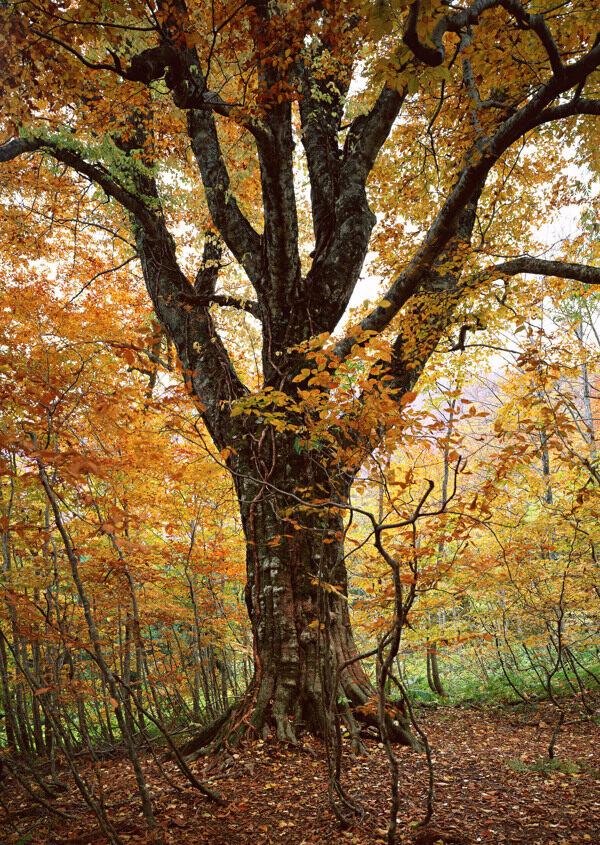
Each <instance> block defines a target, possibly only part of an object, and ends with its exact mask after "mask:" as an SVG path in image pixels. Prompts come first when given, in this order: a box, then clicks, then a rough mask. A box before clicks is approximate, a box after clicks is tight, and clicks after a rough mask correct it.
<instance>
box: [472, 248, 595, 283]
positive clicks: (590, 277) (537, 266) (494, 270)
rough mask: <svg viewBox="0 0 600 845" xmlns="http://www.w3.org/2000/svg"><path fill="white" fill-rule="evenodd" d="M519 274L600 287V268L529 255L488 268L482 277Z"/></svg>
mask: <svg viewBox="0 0 600 845" xmlns="http://www.w3.org/2000/svg"><path fill="white" fill-rule="evenodd" d="M518 273H531V274H532V275H540V276H555V277H556V278H558V279H573V280H574V281H577V282H583V283H584V284H586V285H600V267H592V266H590V265H589V264H577V263H575V262H573V261H549V260H546V259H544V258H531V257H530V256H527V255H523V256H521V257H519V258H513V259H512V260H511V261H505V262H503V263H502V264H495V265H494V266H493V267H488V268H486V269H485V270H483V271H482V272H481V274H480V276H481V277H483V278H488V279H489V278H494V277H495V276H516V275H517V274H518Z"/></svg>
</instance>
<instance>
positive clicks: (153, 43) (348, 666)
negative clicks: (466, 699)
mask: <svg viewBox="0 0 600 845" xmlns="http://www.w3.org/2000/svg"><path fill="white" fill-rule="evenodd" d="M0 14H1V16H2V24H3V29H2V33H3V34H2V39H3V42H2V53H3V55H4V58H5V61H4V62H3V71H2V86H3V102H4V105H3V117H2V121H3V132H4V138H5V141H4V143H3V144H2V145H1V146H0V162H2V163H3V164H4V167H3V171H2V172H3V178H4V185H3V197H4V202H5V209H4V219H5V228H6V235H5V238H6V241H5V242H6V244H7V245H10V246H12V248H13V249H17V248H18V244H19V241H20V240H22V238H23V236H24V233H27V237H29V238H31V237H32V234H31V232H32V227H33V229H35V231H36V236H37V239H38V240H37V243H41V247H40V249H41V250H42V251H43V255H45V256H46V257H51V254H52V243H51V240H52V238H51V236H50V235H49V234H48V231H47V227H48V225H49V224H48V222H47V220H48V219H49V220H50V223H51V224H52V225H55V226H59V225H61V221H62V224H63V225H67V223H65V222H64V221H67V220H70V221H72V220H73V219H76V220H79V219H84V218H85V220H86V225H94V226H96V227H102V229H103V230H104V231H107V230H109V231H110V232H111V233H112V235H111V236H112V237H113V240H114V244H115V250H116V254H122V256H123V260H127V259H129V258H131V256H132V252H131V251H127V250H128V247H127V246H125V245H124V244H123V240H127V236H126V235H125V234H124V232H125V229H126V227H128V228H129V230H130V232H131V233H132V235H133V238H134V240H135V250H134V252H135V255H136V256H137V258H138V259H139V261H140V263H141V267H142V271H143V276H144V280H145V283H146V286H147V290H148V294H149V296H150V298H151V300H152V304H153V306H154V309H155V313H156V315H157V317H158V319H159V321H160V323H161V325H162V327H163V329H164V331H165V332H166V334H167V335H168V337H169V338H170V339H171V340H172V342H173V343H174V345H175V347H176V349H177V353H178V355H179V359H180V361H181V365H182V373H183V377H184V379H185V381H186V384H187V386H188V389H189V392H190V393H191V395H192V396H193V397H194V398H195V400H196V402H197V405H198V409H199V411H200V414H201V416H202V420H203V422H204V425H205V426H206V429H207V430H208V432H209V434H210V437H211V438H212V440H213V442H214V444H215V446H216V448H217V450H218V451H219V452H220V458H221V460H222V461H223V462H224V463H226V465H227V467H228V469H229V471H230V472H231V474H232V477H233V480H234V484H235V487H236V491H237V495H238V499H239V506H240V513H241V519H242V524H243V528H244V533H245V537H246V542H247V555H246V561H247V585H246V604H247V607H248V613H249V616H250V619H251V623H252V629H253V635H254V658H255V676H254V680H253V681H252V683H251V685H250V688H249V690H248V693H247V695H246V697H245V700H244V702H243V703H242V705H241V708H240V709H239V711H238V712H237V713H236V714H234V716H233V717H232V719H233V721H232V724H231V725H229V726H228V727H227V730H229V731H235V732H236V733H237V734H240V733H241V732H242V731H246V730H247V728H250V729H252V730H253V731H254V732H255V733H256V732H259V731H261V730H262V729H263V727H264V726H265V725H267V724H271V725H273V726H274V727H275V729H276V732H277V735H278V737H280V738H282V739H289V740H293V739H294V738H295V731H294V729H293V727H292V722H291V721H290V718H291V717H294V719H296V720H298V721H299V720H303V721H305V722H307V723H308V725H309V727H311V728H313V729H316V730H320V729H322V728H323V725H322V724H321V723H320V716H319V714H321V713H323V712H325V710H326V708H325V707H324V706H323V701H324V697H325V696H327V695H329V692H330V690H329V689H328V685H331V682H332V678H333V677H334V676H335V669H336V667H340V668H341V674H340V684H341V687H342V693H343V695H344V697H345V698H347V699H349V700H350V701H351V702H352V703H353V704H355V705H365V704H366V703H367V702H368V700H369V699H370V698H371V697H372V695H373V690H372V687H371V685H370V683H369V680H368V678H367V676H366V675H365V673H364V671H363V670H362V668H361V665H360V662H359V661H357V660H356V657H357V651H356V647H355V644H354V641H353V637H352V630H351V625H350V618H349V612H348V607H347V602H346V601H345V600H344V597H345V594H346V590H347V583H346V581H347V578H346V572H345V567H344V558H343V536H344V515H345V513H346V512H347V509H348V505H349V501H350V499H349V497H350V490H351V486H352V483H353V480H354V479H355V478H356V476H357V473H358V472H359V471H360V468H361V466H362V464H363V463H364V461H365V460H366V459H367V458H368V456H369V455H372V454H373V452H374V450H376V449H377V448H380V447H381V445H382V444H383V443H384V441H385V436H386V430H387V429H389V428H391V427H393V425H394V419H395V418H397V416H398V414H399V413H400V414H401V409H402V406H403V405H402V403H403V402H404V403H405V404H406V403H407V402H409V401H410V400H411V398H413V388H414V387H415V384H416V382H417V380H418V378H419V375H420V374H421V373H422V371H423V369H424V367H425V365H426V363H427V361H428V359H429V358H430V356H431V355H432V354H433V352H434V350H435V349H436V346H437V345H438V343H439V341H440V339H441V338H442V337H443V336H444V334H445V332H446V331H447V330H448V329H449V327H450V326H451V325H452V324H453V323H454V324H456V325H457V326H458V327H459V328H460V331H459V338H458V341H457V343H456V345H457V346H458V347H459V348H460V346H461V344H464V336H465V333H466V331H468V329H469V328H470V327H473V325H474V323H473V320H472V319H471V318H470V316H469V315H470V303H471V301H472V298H473V297H475V298H477V297H479V301H480V302H481V301H482V300H483V301H486V300H487V301H488V303H489V302H490V301H491V302H492V303H493V302H494V296H495V295H496V296H497V293H495V292H496V288H495V287H494V283H495V282H496V281H497V280H498V279H502V280H504V281H505V282H507V280H508V279H509V278H511V277H513V276H517V275H518V274H522V273H524V272H528V273H544V274H550V275H556V276H559V277H565V278H574V279H578V280H580V281H582V282H592V283H598V282H600V270H598V269H596V268H594V267H590V266H586V265H582V264H577V263H574V262H571V263H569V262H557V261H548V260H543V259H537V258H531V257H524V256H523V255H521V254H520V252H521V250H523V248H524V247H526V246H527V245H528V243H529V239H528V236H527V232H525V234H524V235H523V238H522V239H521V242H520V243H519V239H518V237H517V233H516V232H515V228H514V220H515V219H518V218H519V217H520V216H525V215H532V206H534V205H539V207H540V208H541V209H544V208H545V205H546V202H545V200H544V199H543V198H542V194H541V191H542V187H543V186H542V185H539V184H538V183H534V182H532V179H533V176H532V162H537V163H538V164H539V166H540V168H541V170H542V175H545V176H547V177H548V180H549V182H550V185H549V189H548V191H549V196H550V199H548V204H551V203H552V202H553V201H554V200H555V198H556V197H558V196H559V195H560V192H559V188H560V184H559V181H557V180H555V178H554V177H555V176H556V172H557V171H560V166H561V145H562V144H563V143H564V141H563V139H564V137H565V136H566V137H567V138H568V139H569V140H570V141H571V142H572V143H573V145H574V146H575V147H576V149H577V151H578V154H580V156H581V157H582V158H585V160H586V163H587V165H588V167H589V168H590V169H592V170H593V168H594V167H595V166H596V165H597V158H594V155H596V156H597V148H596V147H595V145H594V137H595V132H594V127H595V126H596V125H597V123H596V121H595V118H596V117H597V116H598V115H599V114H600V92H599V90H598V89H599V83H598V68H599V67H600V34H598V33H599V30H600V12H599V11H598V10H597V9H596V8H595V7H594V5H593V4H589V3H585V2H583V0H573V2H569V3H568V4H566V5H563V6H561V7H559V8H557V7H555V6H554V5H553V4H551V3H549V2H546V0H540V2H537V3H535V4H531V3H524V4H523V3H521V2H519V0H475V2H474V3H472V4H471V5H470V6H468V7H461V6H459V5H458V4H456V3H454V2H453V0H451V2H449V3H448V2H437V0H432V1H431V2H427V3H425V2H419V0H415V2H413V3H412V4H409V3H407V2H405V0H389V2H385V0H384V2H378V3H376V4H373V5H372V6H371V5H367V6H364V5H363V4H362V3H359V2H355V1H354V0H345V2H330V1H328V0H300V2H297V3H287V2H283V0H280V2H277V0H253V1H252V2H250V0H249V1H248V2H241V3H239V4H238V3H229V2H224V3H218V2H211V3H206V2H203V0H197V2H189V3H188V4H186V3H185V2H184V0H176V2H173V3H163V2H162V0H158V2H157V3H156V4H154V3H138V2H136V0H131V2H122V3H118V4H116V3H111V4H109V5H108V6H101V5H98V4H96V3H94V2H86V1H85V0H81V2H78V3H74V4H70V5H66V4H65V5H62V4H59V3H54V2H48V3H44V4H42V5H40V4H37V3H30V2H22V3H19V4H12V3H7V4H4V5H3V8H2V10H1V12H0ZM361 74H362V76H361ZM353 77H354V78H355V79H356V78H358V84H359V85H360V84H361V79H362V85H363V90H362V92H361V94H360V96H359V97H358V98H354V96H353V95H352V94H351V93H350V92H351V91H352V90H353V89H352V88H351V85H352V79H353ZM298 140H300V141H301V143H302V147H303V150H304V154H303V159H302V161H298V162H297V161H296V159H297V157H298V153H297V152H296V142H297V141H298ZM384 145H386V146H385V149H384ZM378 158H379V161H378ZM544 161H545V164H544V163H543V162H544ZM303 167H304V168H305V170H306V173H307V175H308V183H309V186H310V203H309V206H310V208H309V212H310V214H309V216H310V222H311V225H312V236H311V235H309V233H308V232H307V231H306V215H305V213H304V204H303V203H300V204H298V197H299V196H300V197H302V196H303V194H302V189H301V188H300V185H299V183H298V178H297V172H299V171H300V170H301V168H303ZM394 171H396V172H394ZM370 179H371V182H370V184H369V186H368V182H369V180H370ZM553 180H554V181H553ZM90 185H91V186H93V188H94V190H93V191H90ZM527 190H529V191H530V192H531V193H532V194H533V195H534V197H535V198H536V199H534V201H530V202H528V201H527V197H526V195H525V194H526V191H527ZM369 192H370V193H371V197H372V199H373V200H377V199H378V198H379V199H380V201H381V207H382V209H383V211H384V212H385V211H386V210H387V211H388V212H389V214H388V217H387V219H386V220H385V221H384V223H383V225H382V227H381V230H380V232H379V233H378V235H377V246H378V249H379V252H380V267H383V269H384V270H385V271H386V272H390V273H391V272H392V268H394V270H393V275H390V276H389V279H390V281H389V282H388V290H387V292H386V294H385V297H384V299H382V300H381V301H380V302H379V303H378V304H376V305H375V306H374V307H372V308H370V309H367V310H366V312H365V313H364V314H363V315H362V318H361V319H360V320H359V321H358V322H357V323H356V324H355V325H354V326H351V327H350V328H349V329H347V331H346V333H345V334H344V335H343V336H342V337H341V338H340V337H338V338H337V340H330V338H331V337H332V335H333V333H334V332H335V330H336V326H337V325H338V323H339V321H340V319H341V318H342V317H343V315H344V313H345V312H346V309H347V306H348V304H349V301H350V298H351V296H352V293H353V291H354V289H355V287H356V285H357V282H358V280H359V277H360V274H361V272H362V270H363V266H364V263H365V258H366V256H367V253H368V251H369V247H370V244H371V234H372V231H373V228H374V226H375V223H376V216H375V213H374V211H373V210H372V209H371V206H370V193H369ZM513 192H521V194H522V196H523V199H522V201H521V203H515V201H514V197H513ZM538 197H539V199H537V198H538ZM74 202H75V203H76V206H75V211H73V207H74V206H73V203H74ZM257 208H258V210H256V209H257ZM523 208H524V209H526V210H525V211H524V212H523V211H522V209H523ZM207 211H208V214H207ZM31 212H33V214H32V213H31ZM44 217H45V218H46V220H45V221H44V222H43V223H40V221H41V220H42V219H43V218H44ZM68 225H70V226H71V227H72V230H73V231H75V232H76V229H77V224H76V223H75V224H73V223H72V222H71V223H69V224H68ZM99 230H100V229H99ZM396 230H397V231H396ZM201 233H202V235H203V237H202V235H201ZM474 233H475V237H474ZM176 237H177V238H178V239H179V244H178V246H176ZM202 240H203V256H202V261H201V263H200V266H199V268H198V269H197V272H195V274H193V273H192V270H191V260H192V257H193V256H195V255H197V253H198V248H199V244H200V242H201V241H202ZM311 246H312V250H311V251H310V255H308V254H307V253H308V250H309V249H310V247H311ZM500 247H501V248H500ZM21 250H22V247H21ZM395 250H396V251H397V252H396V254H393V253H394V251H395ZM507 252H508V253H510V254H511V255H512V256H513V257H509V258H507V259H506V260H503V261H502V262H501V263H494V264H491V263H490V259H487V261H486V260H485V259H486V255H487V254H492V255H493V254H499V253H501V254H503V255H504V256H506V253H507ZM382 255H383V258H382ZM228 256H229V257H230V258H231V259H233V261H234V262H235V267H236V268H238V269H237V270H236V269H231V268H230V269H229V270H228V271H226V274H225V281H224V282H223V285H224V287H218V285H219V284H220V279H222V278H223V273H222V270H223V265H225V264H226V263H227V258H228ZM390 256H392V258H390ZM24 260H25V259H24ZM498 298H499V297H498ZM87 302H88V303H89V304H88V307H92V303H93V299H89V300H87ZM465 303H466V304H465ZM106 307H108V308H110V307H111V304H110V302H107V303H106ZM226 309H236V310H237V311H240V312H245V313H247V314H249V315H250V316H251V317H252V319H253V320H254V321H256V325H258V327H259V328H260V333H261V343H262V348H261V359H260V367H259V374H258V383H255V382H256V380H253V379H249V380H248V381H249V385H250V386H248V385H247V384H245V383H244V373H243V371H242V370H243V367H241V366H239V364H238V366H236V365H235V364H236V362H235V356H238V358H243V355H242V354H241V353H240V351H239V347H238V348H236V347H235V346H234V345H232V344H231V343H230V344H229V345H228V344H227V342H226V341H227V340H230V341H231V340H235V338H232V332H231V330H230V329H228V328H227V327H226V326H225V324H224V322H223V318H222V316H221V312H222V311H225V310H226ZM357 366H359V368H360V372H361V377H360V378H358V379H354V381H353V380H352V379H350V378H346V377H347V376H348V373H352V372H353V369H352V368H353V367H354V368H356V367H357ZM345 378H346V381H344V379H345ZM344 385H346V387H345V388H344ZM348 385H349V386H348ZM359 388H360V389H359ZM344 389H345V392H344ZM330 392H331V396H329V393H330ZM317 423H318V426H317V429H315V425H316V424H317ZM315 431H316V433H315ZM311 432H313V433H312V434H311ZM323 583H325V584H327V585H329V586H330V587H333V588H335V589H328V590H325V589H322V587H321V585H322V584H323ZM325 618H326V620H327V622H328V624H329V625H330V636H329V639H328V642H329V644H330V647H329V649H328V653H325V652H326V650H325V649H324V647H323V643H322V641H321V638H320V636H319V631H320V625H321V623H322V622H323V620H324V619H325ZM390 731H392V732H393V734H394V735H395V737H396V738H397V739H400V740H402V741H405V742H410V741H411V737H410V735H409V734H408V732H407V731H406V730H405V729H404V728H403V727H402V725H400V727H398V726H397V725H393V724H392V723H390Z"/></svg>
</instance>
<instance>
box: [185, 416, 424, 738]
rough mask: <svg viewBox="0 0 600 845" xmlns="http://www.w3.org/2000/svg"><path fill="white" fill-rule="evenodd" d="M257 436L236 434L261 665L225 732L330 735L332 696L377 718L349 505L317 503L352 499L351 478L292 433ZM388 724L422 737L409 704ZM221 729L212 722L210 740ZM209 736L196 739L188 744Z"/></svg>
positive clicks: (354, 713)
mask: <svg viewBox="0 0 600 845" xmlns="http://www.w3.org/2000/svg"><path fill="white" fill-rule="evenodd" d="M267 440H269V441H270V443H269V445H268V447H265V443H266V442H267ZM256 442H257V440H255V438H252V437H246V438H245V440H244V441H242V440H241V439H240V440H239V441H237V444H236V460H235V463H236V467H237V470H236V472H235V474H234V479H235V482H236V488H237V492H238V496H239V501H240V510H241V514H242V523H243V526H244V532H245V537H246V543H247V551H246V562H247V583H246V603H247V606H248V614H249V617H250V620H251V623H252V633H253V643H254V666H255V671H254V678H253V680H252V682H251V684H250V686H249V689H248V691H247V693H246V696H245V697H244V699H243V701H242V703H241V705H240V706H239V707H238V708H237V710H235V711H234V712H233V713H232V714H231V718H229V719H228V720H226V721H225V723H224V724H223V725H221V726H220V730H219V733H218V734H217V741H220V740H222V739H224V738H226V739H227V742H228V743H231V742H235V741H237V740H238V739H240V738H241V737H243V736H248V737H249V738H252V737H259V736H262V735H263V734H267V733H269V734H270V733H274V734H275V735H276V736H277V738H278V739H280V740H287V741H290V742H294V741H295V740H296V738H297V735H298V733H299V731H301V730H303V729H307V730H309V731H310V732H312V733H316V734H319V735H323V734H324V732H325V731H326V730H327V726H328V724H329V723H330V718H331V705H333V709H337V710H338V712H339V713H340V714H341V716H342V718H344V719H345V720H346V722H347V723H348V724H349V726H350V727H351V729H356V727H357V726H358V725H360V724H362V725H365V724H367V725H373V726H376V725H377V703H376V691H375V689H374V687H373V685H372V684H371V682H370V680H369V678H368V677H367V675H366V673H365V671H364V669H363V667H362V665H361V662H360V660H359V659H358V652H357V648H356V644H355V642H354V637H353V634H352V625H351V621H350V613H349V607H348V589H347V576H346V567H345V564H344V542H343V531H344V525H343V515H344V513H345V511H344V509H343V507H340V508H336V507H335V506H332V505H331V504H329V505H325V504H324V505H322V506H320V507H319V506H317V507H315V506H314V504H313V506H312V507H311V506H310V505H309V503H314V501H315V500H319V499H320V500H328V501H329V502H332V501H333V502H336V503H337V502H339V503H340V505H345V504H347V502H348V493H349V483H348V482H347V481H346V480H341V479H340V478H339V477H334V476H333V474H329V473H328V472H327V471H326V470H325V469H323V466H322V464H320V463H318V462H317V461H316V460H315V456H314V455H313V454H311V453H310V452H307V451H300V452H298V451H297V450H296V448H294V442H295V438H294V437H293V436H291V435H290V434H287V433H285V434H281V433H277V434H275V433H274V432H269V433H268V434H267V435H266V436H265V435H264V434H263V436H262V438H261V439H260V440H259V441H258V442H259V443H260V444H262V446H258V447H256V448H254V447H252V446H250V445H249V444H251V443H256ZM267 456H268V457H267ZM319 457H322V456H319ZM259 466H261V467H262V468H263V472H264V474H263V478H262V479H259V478H258V477H257V475H258V473H257V467H259ZM267 467H268V470H267ZM304 503H306V504H304ZM355 708H358V710H357V709H355ZM388 729H389V731H390V735H391V737H392V739H393V740H395V741H396V742H400V743H403V744H405V745H415V744H416V743H415V740H414V738H413V736H412V734H411V733H410V730H409V728H408V723H407V721H406V719H405V717H404V715H403V713H402V712H400V711H397V712H396V713H395V714H394V718H393V719H392V718H390V719H389V724H388ZM214 737H215V734H214V733H213V732H211V731H209V732H207V733H206V734H205V735H204V737H203V739H204V740H211V739H214ZM201 744H202V739H201V740H200V741H192V742H191V743H189V745H188V746H187V747H186V748H184V751H186V752H188V753H189V752H192V751H195V750H198V748H199V746H200V745H201Z"/></svg>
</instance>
